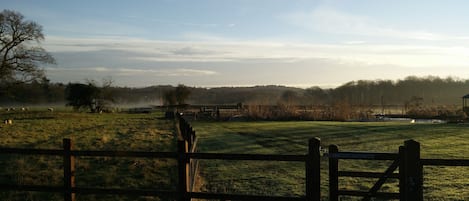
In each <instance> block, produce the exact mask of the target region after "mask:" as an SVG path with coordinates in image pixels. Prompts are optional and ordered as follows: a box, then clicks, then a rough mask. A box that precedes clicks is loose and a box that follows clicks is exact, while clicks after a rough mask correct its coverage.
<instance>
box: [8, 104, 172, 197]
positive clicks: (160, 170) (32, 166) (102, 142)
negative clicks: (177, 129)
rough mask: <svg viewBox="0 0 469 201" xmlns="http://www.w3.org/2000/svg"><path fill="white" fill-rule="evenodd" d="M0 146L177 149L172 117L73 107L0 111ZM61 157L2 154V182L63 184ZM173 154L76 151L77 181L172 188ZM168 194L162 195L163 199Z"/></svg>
mask: <svg viewBox="0 0 469 201" xmlns="http://www.w3.org/2000/svg"><path fill="white" fill-rule="evenodd" d="M0 116H1V118H2V119H13V124H12V125H4V124H2V125H1V126H0V147H13V148H41V149H44V148H46V149H62V139H63V138H70V139H71V140H72V143H73V146H74V149H76V150H120V151H126V150H128V151H175V138H174V123H173V121H171V120H165V119H163V115H162V114H161V113H153V114H126V113H113V114H90V113H76V112H71V111H54V112H47V111H28V112H19V111H17V112H4V111H3V112H0ZM61 166H62V157H60V156H57V157H55V156H24V155H12V154H0V183H2V184H22V185H55V186H61V185H63V180H62V179H63V178H62V175H63V170H62V167H61ZM175 167H176V162H175V160H172V159H145V158H111V157H78V158H77V160H76V185H77V186H79V187H80V186H81V187H100V188H138V189H160V190H175V187H176V184H177V180H176V176H175V175H176V171H175V169H176V168H175ZM160 199H161V198H157V197H125V196H98V195H77V200H160ZM0 200H63V197H62V195H61V194H60V193H59V194H56V193H36V192H2V191H0ZM162 200H166V199H164V198H163V199H162Z"/></svg>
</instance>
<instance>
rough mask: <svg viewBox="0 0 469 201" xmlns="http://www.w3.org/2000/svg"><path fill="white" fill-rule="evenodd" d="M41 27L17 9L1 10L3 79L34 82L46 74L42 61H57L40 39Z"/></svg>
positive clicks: (0, 72) (0, 74)
mask: <svg viewBox="0 0 469 201" xmlns="http://www.w3.org/2000/svg"><path fill="white" fill-rule="evenodd" d="M43 40H44V34H43V33H42V26H41V25H39V24H37V23H36V22H33V21H29V20H25V19H24V16H23V15H22V14H21V13H19V12H16V11H11V10H3V11H2V12H0V82H7V83H11V82H31V81H34V80H41V79H42V78H44V77H45V74H44V70H43V69H42V68H40V64H51V63H55V60H54V58H53V57H52V56H51V55H50V54H49V53H48V52H46V51H45V50H44V49H43V48H42V47H41V46H40V42H41V41H43Z"/></svg>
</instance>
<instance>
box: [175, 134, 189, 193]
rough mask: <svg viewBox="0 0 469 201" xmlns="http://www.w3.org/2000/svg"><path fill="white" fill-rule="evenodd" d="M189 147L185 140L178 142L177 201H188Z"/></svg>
mask: <svg viewBox="0 0 469 201" xmlns="http://www.w3.org/2000/svg"><path fill="white" fill-rule="evenodd" d="M188 152H189V147H188V143H187V140H185V139H184V140H178V155H179V157H178V180H179V181H178V189H177V190H178V193H179V199H178V200H179V201H189V200H190V197H189V179H190V178H189V171H190V169H189V161H190V160H189V157H188V155H187V154H188Z"/></svg>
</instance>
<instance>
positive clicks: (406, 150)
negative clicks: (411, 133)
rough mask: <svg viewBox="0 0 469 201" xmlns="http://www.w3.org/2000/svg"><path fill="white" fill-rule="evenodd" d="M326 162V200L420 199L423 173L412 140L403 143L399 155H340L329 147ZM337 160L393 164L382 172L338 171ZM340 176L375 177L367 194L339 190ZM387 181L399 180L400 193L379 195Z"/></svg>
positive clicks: (357, 153) (350, 153) (333, 147)
mask: <svg viewBox="0 0 469 201" xmlns="http://www.w3.org/2000/svg"><path fill="white" fill-rule="evenodd" d="M324 156H325V157H328V160H329V200H330V201H338V200H339V196H341V195H342V196H356V197H362V198H363V199H362V200H364V201H368V200H371V198H379V199H394V200H395V199H399V200H409V201H410V200H412V201H422V200H423V191H422V185H423V171H422V169H423V168H422V165H421V164H420V145H419V143H418V142H416V141H413V140H408V141H405V143H404V146H400V147H399V152H398V153H369V152H339V150H338V147H337V146H336V145H330V146H329V149H328V153H326V154H324ZM339 159H340V160H379V161H392V163H391V165H390V166H389V167H388V168H387V169H386V170H385V171H384V172H363V171H361V172H360V171H339ZM396 170H398V173H395V171H396ZM339 177H361V178H378V181H376V183H375V184H374V185H373V186H372V187H371V188H370V189H369V190H368V191H358V190H339ZM389 179H398V180H399V192H379V190H380V188H381V187H382V186H383V184H384V183H385V182H386V181H387V180H389Z"/></svg>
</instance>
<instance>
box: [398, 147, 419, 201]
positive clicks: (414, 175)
mask: <svg viewBox="0 0 469 201" xmlns="http://www.w3.org/2000/svg"><path fill="white" fill-rule="evenodd" d="M404 147H405V151H404V164H405V165H404V168H405V170H404V174H405V177H404V181H403V182H404V185H405V188H404V200H407V201H423V167H422V164H421V163H420V143H418V142H416V141H414V140H407V141H405V142H404Z"/></svg>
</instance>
